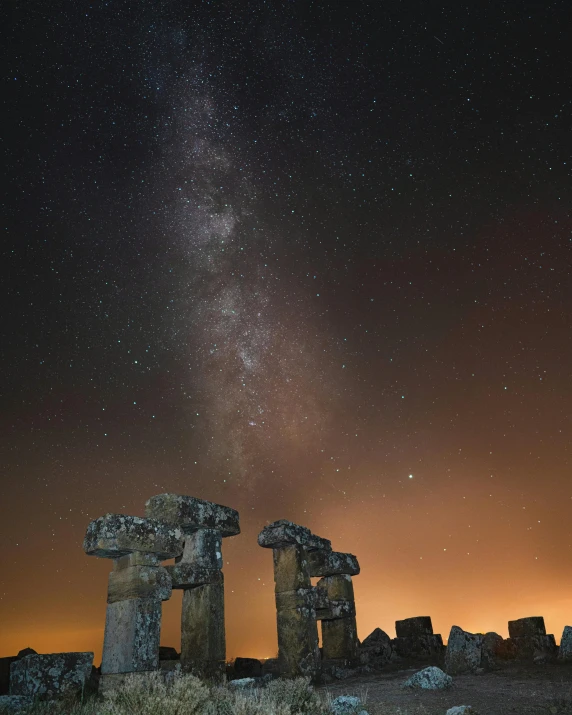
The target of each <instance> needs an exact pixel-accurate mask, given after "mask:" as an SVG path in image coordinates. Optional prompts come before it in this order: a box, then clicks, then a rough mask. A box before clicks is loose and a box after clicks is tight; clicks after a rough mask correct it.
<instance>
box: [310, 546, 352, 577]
mask: <svg viewBox="0 0 572 715" xmlns="http://www.w3.org/2000/svg"><path fill="white" fill-rule="evenodd" d="M308 568H309V571H310V576H312V577H314V576H335V575H337V574H347V575H348V576H357V575H358V574H359V571H360V569H359V563H358V560H357V558H356V557H355V556H354V555H353V554H344V553H341V552H339V551H321V550H320V551H309V552H308Z"/></svg>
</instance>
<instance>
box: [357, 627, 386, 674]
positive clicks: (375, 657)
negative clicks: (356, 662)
mask: <svg viewBox="0 0 572 715" xmlns="http://www.w3.org/2000/svg"><path fill="white" fill-rule="evenodd" d="M359 652H360V663H361V664H362V665H371V666H372V667H374V668H375V667H382V666H384V665H386V664H387V663H389V661H390V660H391V657H392V654H393V647H392V645H391V638H390V637H389V636H388V635H387V633H385V631H382V630H381V628H376V629H375V630H374V631H372V632H371V633H370V634H369V636H368V637H367V638H366V639H365V640H364V641H362V643H361V645H360V648H359Z"/></svg>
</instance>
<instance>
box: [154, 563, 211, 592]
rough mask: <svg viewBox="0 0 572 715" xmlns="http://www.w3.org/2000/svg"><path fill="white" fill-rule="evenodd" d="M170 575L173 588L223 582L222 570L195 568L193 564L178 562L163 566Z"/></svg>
mask: <svg viewBox="0 0 572 715" xmlns="http://www.w3.org/2000/svg"><path fill="white" fill-rule="evenodd" d="M164 568H165V569H166V571H167V573H168V574H169V576H170V577H171V583H172V585H173V588H175V589H181V588H194V587H195V586H202V585H203V584H207V583H213V584H215V583H218V584H222V583H224V577H223V573H222V571H220V570H219V569H202V568H197V567H196V566H195V565H194V564H187V563H183V562H181V563H178V564H174V565H173V564H169V565H168V566H165V567H164Z"/></svg>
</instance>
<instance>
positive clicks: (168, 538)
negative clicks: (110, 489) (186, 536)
mask: <svg viewBox="0 0 572 715" xmlns="http://www.w3.org/2000/svg"><path fill="white" fill-rule="evenodd" d="M83 548H84V551H85V552H86V554H87V555H88V556H99V557H101V558H105V559H121V558H122V557H124V556H128V555H129V554H131V553H133V552H134V551H138V552H141V553H151V554H154V555H155V556H157V557H158V559H159V560H161V561H164V560H165V559H172V558H174V557H175V556H179V555H180V554H181V553H182V552H183V533H182V531H181V529H177V528H175V529H171V528H170V527H169V526H167V525H166V524H164V523H163V522H161V521H157V520H156V519H145V518H143V517H140V516H127V515H125V514H105V516H100V517H99V519H95V520H94V521H92V522H91V523H90V524H89V526H88V527H87V532H86V535H85V539H84V541H83Z"/></svg>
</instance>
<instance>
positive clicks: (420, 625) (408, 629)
mask: <svg viewBox="0 0 572 715" xmlns="http://www.w3.org/2000/svg"><path fill="white" fill-rule="evenodd" d="M432 634H433V624H432V623H431V616H414V617H413V618H404V619H403V620H401V621H395V635H396V636H397V637H398V638H418V637H419V636H425V635H432Z"/></svg>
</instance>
